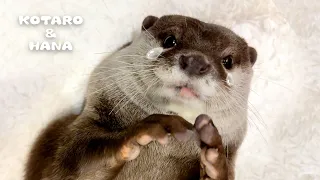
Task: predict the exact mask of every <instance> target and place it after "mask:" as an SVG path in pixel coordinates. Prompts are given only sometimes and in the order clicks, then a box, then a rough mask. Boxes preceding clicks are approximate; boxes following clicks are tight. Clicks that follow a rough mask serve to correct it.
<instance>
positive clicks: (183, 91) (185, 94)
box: [176, 86, 198, 98]
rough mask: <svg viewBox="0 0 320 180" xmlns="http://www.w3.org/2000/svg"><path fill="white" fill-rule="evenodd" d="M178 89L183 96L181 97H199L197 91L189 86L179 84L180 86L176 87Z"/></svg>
mask: <svg viewBox="0 0 320 180" xmlns="http://www.w3.org/2000/svg"><path fill="white" fill-rule="evenodd" d="M176 89H177V91H178V93H179V96H181V97H184V98H197V97H198V95H197V94H196V92H195V91H194V90H193V89H191V88H189V87H186V86H178V87H176Z"/></svg>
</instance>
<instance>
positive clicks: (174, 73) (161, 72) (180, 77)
mask: <svg viewBox="0 0 320 180" xmlns="http://www.w3.org/2000/svg"><path fill="white" fill-rule="evenodd" d="M154 72H155V75H156V76H157V77H159V78H160V79H161V80H162V81H163V82H164V83H165V84H170V85H179V84H180V83H181V82H187V81H188V80H189V78H188V76H187V75H185V74H184V73H183V72H182V71H181V70H180V68H179V67H178V66H173V67H168V68H164V67H163V68H158V69H156V70H155V71H154Z"/></svg>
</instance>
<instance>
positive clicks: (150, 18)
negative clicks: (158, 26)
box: [141, 16, 159, 31]
mask: <svg viewBox="0 0 320 180" xmlns="http://www.w3.org/2000/svg"><path fill="white" fill-rule="evenodd" d="M158 19H159V18H158V17H155V16H147V17H146V18H144V20H143V22H142V27H141V30H142V31H145V30H147V29H149V28H150V27H151V26H153V24H154V23H155V22H156V21H157V20H158Z"/></svg>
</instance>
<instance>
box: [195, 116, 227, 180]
mask: <svg viewBox="0 0 320 180" xmlns="http://www.w3.org/2000/svg"><path fill="white" fill-rule="evenodd" d="M194 126H195V129H196V131H197V132H198V135H199V137H200V140H201V145H200V146H201V154H200V162H201V164H200V166H201V169H200V180H228V170H229V169H228V168H229V167H228V164H227V158H226V155H225V150H224V147H223V144H222V139H221V136H220V134H219V132H218V130H217V128H216V127H215V126H214V124H213V122H212V120H211V119H210V118H209V117H208V116H207V115H200V116H198V117H197V119H196V122H195V125H194Z"/></svg>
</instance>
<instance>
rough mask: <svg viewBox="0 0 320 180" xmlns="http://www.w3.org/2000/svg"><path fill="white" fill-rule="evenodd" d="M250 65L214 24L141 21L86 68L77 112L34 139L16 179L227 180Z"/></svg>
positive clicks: (247, 55)
mask: <svg viewBox="0 0 320 180" xmlns="http://www.w3.org/2000/svg"><path fill="white" fill-rule="evenodd" d="M155 48H160V49H161V52H160V53H159V54H158V55H157V56H154V57H153V58H149V57H148V54H149V53H150V52H152V51H153V50H154V49H155ZM256 59H257V52H256V50H255V49H254V48H253V47H251V46H249V45H248V44H247V42H246V41H245V40H244V39H243V38H241V37H239V36H238V35H237V34H235V33H234V32H233V31H231V30H230V29H228V28H226V27H224V26H220V25H217V24H212V23H206V22H203V21H200V20H198V19H195V18H192V17H188V16H182V15H165V16H162V17H160V18H159V17H156V16H151V15H150V16H147V17H146V18H145V19H144V20H143V22H142V27H141V33H140V34H139V35H138V36H137V37H135V38H133V40H132V41H131V42H129V43H128V44H126V45H124V46H123V47H121V48H119V49H118V50H116V52H114V53H113V54H111V55H110V56H108V57H107V58H106V59H104V60H103V61H102V62H101V63H100V64H99V65H98V66H97V67H96V68H95V69H94V71H93V72H92V74H91V76H90V82H89V85H88V88H87V95H86V100H85V105H84V107H83V110H82V112H81V113H80V114H79V115H70V116H66V117H62V118H60V119H57V120H55V121H53V122H51V123H50V124H49V125H48V126H47V128H45V129H44V130H43V131H42V132H41V134H40V135H39V137H38V138H37V140H36V141H35V143H34V145H33V147H32V149H31V151H30V155H29V159H28V161H27V163H26V170H25V180H72V179H77V180H88V179H89V180H109V179H115V180H121V179H126V180H129V179H133V180H137V179H147V180H153V179H164V180H172V179H181V180H184V179H186V180H187V179H190V180H191V179H217V180H226V179H229V180H232V179H234V176H235V175H234V162H235V159H236V155H237V150H238V148H239V147H240V145H241V143H242V141H243V139H244V137H245V134H246V129H247V106H248V95H249V92H250V83H251V78H252V75H253V70H252V66H253V65H254V63H255V61H256Z"/></svg>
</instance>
